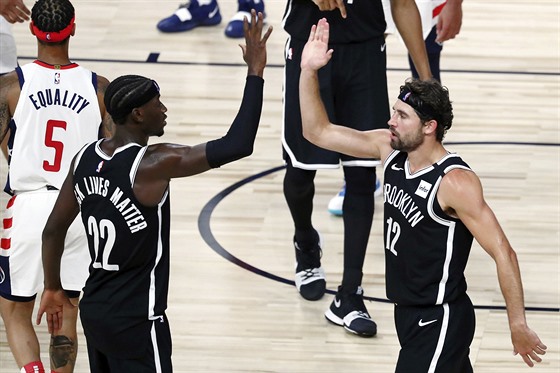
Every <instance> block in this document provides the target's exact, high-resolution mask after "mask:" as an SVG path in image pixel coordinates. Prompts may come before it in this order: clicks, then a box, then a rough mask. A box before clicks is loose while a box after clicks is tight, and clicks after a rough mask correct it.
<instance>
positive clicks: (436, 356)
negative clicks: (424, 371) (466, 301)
mask: <svg viewBox="0 0 560 373" xmlns="http://www.w3.org/2000/svg"><path fill="white" fill-rule="evenodd" d="M448 328H449V304H447V303H445V304H444V305H443V320H442V322H441V330H440V332H439V338H438V342H437V345H436V350H435V352H434V356H433V357H432V361H431V363H430V368H429V369H428V373H434V372H435V371H436V366H437V363H438V360H439V358H440V356H441V352H442V351H443V344H444V342H445V336H446V335H447V329H448Z"/></svg>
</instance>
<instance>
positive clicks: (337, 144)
mask: <svg viewBox="0 0 560 373" xmlns="http://www.w3.org/2000/svg"><path fill="white" fill-rule="evenodd" d="M328 42H329V24H328V22H327V20H326V19H324V18H323V19H321V20H319V23H318V24H317V25H316V26H315V25H314V26H313V27H312V28H311V32H310V34H309V39H308V41H307V43H306V45H305V47H304V49H303V52H302V56H301V75H300V80H299V100H300V107H301V119H302V127H303V136H304V137H305V138H306V139H307V140H308V141H310V142H311V143H313V144H315V145H317V146H319V147H322V148H325V149H329V150H334V151H337V152H340V153H344V154H348V155H352V156H355V157H368V158H369V157H371V158H381V159H385V157H386V156H387V155H388V154H389V152H390V151H391V147H390V137H389V136H390V132H389V130H374V131H357V130H354V129H351V128H348V127H344V126H340V125H335V124H333V123H331V122H330V121H329V118H328V116H327V112H326V110H325V106H324V104H323V101H322V100H321V96H320V94H319V78H318V76H317V71H318V70H319V69H320V68H321V67H323V66H325V65H326V64H327V63H328V62H329V60H330V58H331V56H332V54H333V53H335V52H334V51H333V50H332V49H328Z"/></svg>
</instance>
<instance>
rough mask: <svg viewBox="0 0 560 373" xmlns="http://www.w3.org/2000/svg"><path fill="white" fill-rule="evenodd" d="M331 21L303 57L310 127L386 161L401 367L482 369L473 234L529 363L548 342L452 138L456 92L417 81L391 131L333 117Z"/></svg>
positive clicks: (316, 136) (388, 244) (408, 87)
mask: <svg viewBox="0 0 560 373" xmlns="http://www.w3.org/2000/svg"><path fill="white" fill-rule="evenodd" d="M328 40H329V24H328V22H327V21H326V19H322V20H321V21H319V23H318V25H317V27H315V26H313V28H312V30H311V33H310V36H309V40H308V42H307V44H306V46H305V48H304V51H303V54H302V58H301V78H300V86H299V87H300V104H301V109H302V110H301V113H302V121H303V133H304V136H305V138H306V139H308V140H309V141H311V142H312V143H314V144H316V145H317V146H320V147H323V148H326V149H330V150H334V151H338V152H340V153H344V154H350V155H353V156H356V157H376V158H379V159H381V160H382V161H383V165H384V187H383V194H384V202H385V203H384V213H385V217H384V222H385V224H384V238H385V239H384V245H385V249H386V250H385V258H386V289H387V296H388V298H389V299H390V300H391V301H393V302H394V303H395V324H396V328H397V335H398V337H399V342H400V344H401V351H400V353H399V358H398V362H397V367H396V371H397V372H402V373H405V372H406V373H414V372H440V373H464V372H472V367H471V364H470V361H469V346H470V343H471V341H472V338H473V334H474V329H475V319H474V307H473V305H472V303H471V301H470V299H469V297H468V296H467V293H466V290H467V284H466V281H465V277H464V270H465V266H466V264H467V260H468V255H469V252H470V249H471V244H472V240H473V237H474V238H476V240H477V241H478V242H479V243H480V245H481V246H482V247H483V248H484V250H486V251H487V252H488V254H489V255H490V256H491V257H492V258H493V259H494V261H495V262H496V267H497V272H498V280H499V283H500V288H501V290H502V294H503V296H504V298H505V301H506V305H507V314H508V320H509V326H510V331H511V340H512V342H513V351H514V353H515V354H520V355H521V357H522V358H523V360H524V361H525V363H526V364H527V365H528V366H531V367H532V366H533V365H534V362H540V361H541V357H540V356H539V355H544V354H545V352H546V351H545V350H546V346H545V345H544V344H543V343H542V342H541V341H540V339H539V337H538V336H537V335H536V333H535V332H533V331H532V330H531V329H530V328H529V327H528V326H527V322H526V319H525V306H524V300H523V287H522V283H521V275H520V272H519V266H518V261H517V257H516V254H515V251H514V250H513V249H512V247H511V245H510V244H509V242H508V240H507V238H506V236H505V234H504V232H503V231H502V228H501V227H500V224H499V223H498V221H497V219H496V217H495V215H494V213H493V211H492V210H491V208H490V207H489V206H488V205H487V203H486V201H485V200H484V196H483V192H482V185H481V183H480V180H479V178H478V177H477V175H476V174H475V173H474V172H473V171H472V170H471V169H470V168H469V167H468V165H467V164H466V163H465V162H464V161H463V160H462V159H461V158H460V157H459V156H458V155H457V154H454V153H450V152H448V151H447V150H446V149H445V148H444V147H443V145H442V140H443V137H444V135H445V133H446V131H447V130H448V129H449V128H450V127H451V124H452V120H453V111H452V106H451V102H450V101H449V93H448V91H447V89H446V88H443V87H442V86H441V85H440V84H439V83H438V82H437V81H435V80H431V81H420V80H409V81H407V82H406V83H405V84H404V85H403V86H402V87H401V90H400V95H399V99H398V100H397V102H396V103H395V104H394V106H393V115H392V117H391V119H390V120H389V129H379V130H372V131H357V130H354V129H350V128H347V127H344V126H341V125H336V124H333V123H331V122H330V121H329V118H328V116H327V113H326V111H325V108H324V105H323V102H322V100H321V97H320V95H319V83H318V77H317V70H319V69H320V68H321V67H322V66H324V65H325V64H326V63H327V62H328V61H329V59H330V58H331V57H332V55H333V53H337V52H336V50H334V51H333V49H328Z"/></svg>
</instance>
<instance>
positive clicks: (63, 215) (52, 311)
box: [37, 162, 80, 334]
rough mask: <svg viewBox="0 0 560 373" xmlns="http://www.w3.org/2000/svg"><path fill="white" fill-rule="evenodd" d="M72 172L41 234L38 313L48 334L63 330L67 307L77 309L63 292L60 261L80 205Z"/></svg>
mask: <svg viewBox="0 0 560 373" xmlns="http://www.w3.org/2000/svg"><path fill="white" fill-rule="evenodd" d="M73 164H74V162H72V166H71V167H70V171H69V172H68V175H67V176H66V179H65V180H64V183H63V184H62V188H61V189H60V192H59V194H58V198H57V200H56V203H55V205H54V207H53V210H52V212H51V214H50V215H49V219H48V220H47V223H46V224H45V228H44V229H43V235H42V242H43V244H42V249H41V250H42V256H43V271H44V276H45V280H44V281H45V288H44V290H43V294H42V296H41V304H40V306H39V310H38V312H37V324H40V323H41V318H42V317H43V314H44V313H46V314H47V326H48V328H49V333H51V334H52V333H53V331H55V330H58V329H60V328H61V327H62V320H63V314H62V310H63V308H64V305H67V306H69V307H75V306H74V305H73V304H72V303H71V302H70V300H69V299H68V296H67V295H66V293H65V292H64V290H63V289H62V284H61V282H60V260H61V258H62V253H63V252H64V239H65V238H66V232H67V231H68V228H69V227H70V225H71V224H72V222H73V221H74V219H75V218H76V216H77V215H78V213H79V209H80V208H79V206H78V202H77V201H76V197H75V196H74V188H73V182H72V171H73V169H74V167H73Z"/></svg>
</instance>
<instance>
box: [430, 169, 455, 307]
mask: <svg viewBox="0 0 560 373" xmlns="http://www.w3.org/2000/svg"><path fill="white" fill-rule="evenodd" d="M442 179H443V177H439V178H438V180H437V181H436V183H435V184H434V187H433V188H432V191H431V192H430V197H429V198H428V204H427V206H426V208H427V210H428V215H430V217H431V218H432V220H434V221H435V222H436V223H439V224H441V225H444V226H447V240H446V244H445V247H446V249H445V262H444V263H443V268H442V275H441V280H440V281H439V288H438V295H437V298H436V304H442V303H443V297H444V296H445V286H446V285H447V280H448V279H449V265H450V263H451V258H452V257H453V236H454V234H455V222H454V221H451V220H446V219H443V218H442V217H440V216H438V215H436V213H435V212H434V203H435V199H436V197H437V191H438V190H439V185H440V184H441V180H442Z"/></svg>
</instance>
